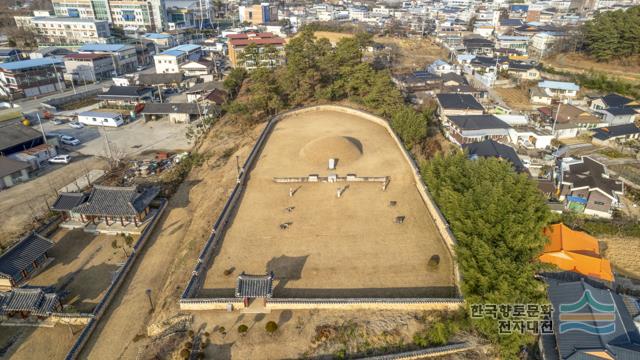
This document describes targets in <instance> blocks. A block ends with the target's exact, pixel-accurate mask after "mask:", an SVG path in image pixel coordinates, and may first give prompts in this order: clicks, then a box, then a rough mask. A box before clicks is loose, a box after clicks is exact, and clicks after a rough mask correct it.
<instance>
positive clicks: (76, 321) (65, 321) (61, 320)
mask: <svg viewBox="0 0 640 360" xmlns="http://www.w3.org/2000/svg"><path fill="white" fill-rule="evenodd" d="M93 318H94V316H93V314H85V313H77V314H71V313H53V314H51V316H49V318H48V320H49V321H51V322H52V323H53V324H62V325H87V324H88V323H89V322H90V321H91V320H92V319H93Z"/></svg>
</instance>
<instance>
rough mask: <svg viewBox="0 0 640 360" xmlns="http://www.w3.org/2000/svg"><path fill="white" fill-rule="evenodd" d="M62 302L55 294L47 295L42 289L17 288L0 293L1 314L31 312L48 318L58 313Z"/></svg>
mask: <svg viewBox="0 0 640 360" xmlns="http://www.w3.org/2000/svg"><path fill="white" fill-rule="evenodd" d="M59 306H60V300H59V299H58V296H57V295H56V294H54V293H45V292H44V291H43V290H42V289H40V288H16V289H13V290H11V291H9V292H4V293H0V313H7V312H29V313H31V314H33V315H37V316H47V315H50V314H51V313H52V312H54V311H56V310H57V309H58V308H59Z"/></svg>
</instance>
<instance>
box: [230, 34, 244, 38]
mask: <svg viewBox="0 0 640 360" xmlns="http://www.w3.org/2000/svg"><path fill="white" fill-rule="evenodd" d="M248 37H249V36H247V34H229V35H227V38H228V39H246V38H248Z"/></svg>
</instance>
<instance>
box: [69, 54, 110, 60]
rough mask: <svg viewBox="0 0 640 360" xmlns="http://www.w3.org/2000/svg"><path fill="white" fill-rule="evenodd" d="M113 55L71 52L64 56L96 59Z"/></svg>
mask: <svg viewBox="0 0 640 360" xmlns="http://www.w3.org/2000/svg"><path fill="white" fill-rule="evenodd" d="M109 56H111V55H108V54H69V55H65V56H64V58H65V59H90V60H95V59H102V58H107V57H109Z"/></svg>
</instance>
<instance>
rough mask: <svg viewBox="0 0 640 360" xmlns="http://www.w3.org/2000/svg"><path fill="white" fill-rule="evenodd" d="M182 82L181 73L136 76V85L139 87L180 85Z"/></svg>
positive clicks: (182, 76)
mask: <svg viewBox="0 0 640 360" xmlns="http://www.w3.org/2000/svg"><path fill="white" fill-rule="evenodd" d="M182 80H184V75H183V74H182V73H176V74H139V75H138V84H140V85H158V84H180V83H181V82H182Z"/></svg>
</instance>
